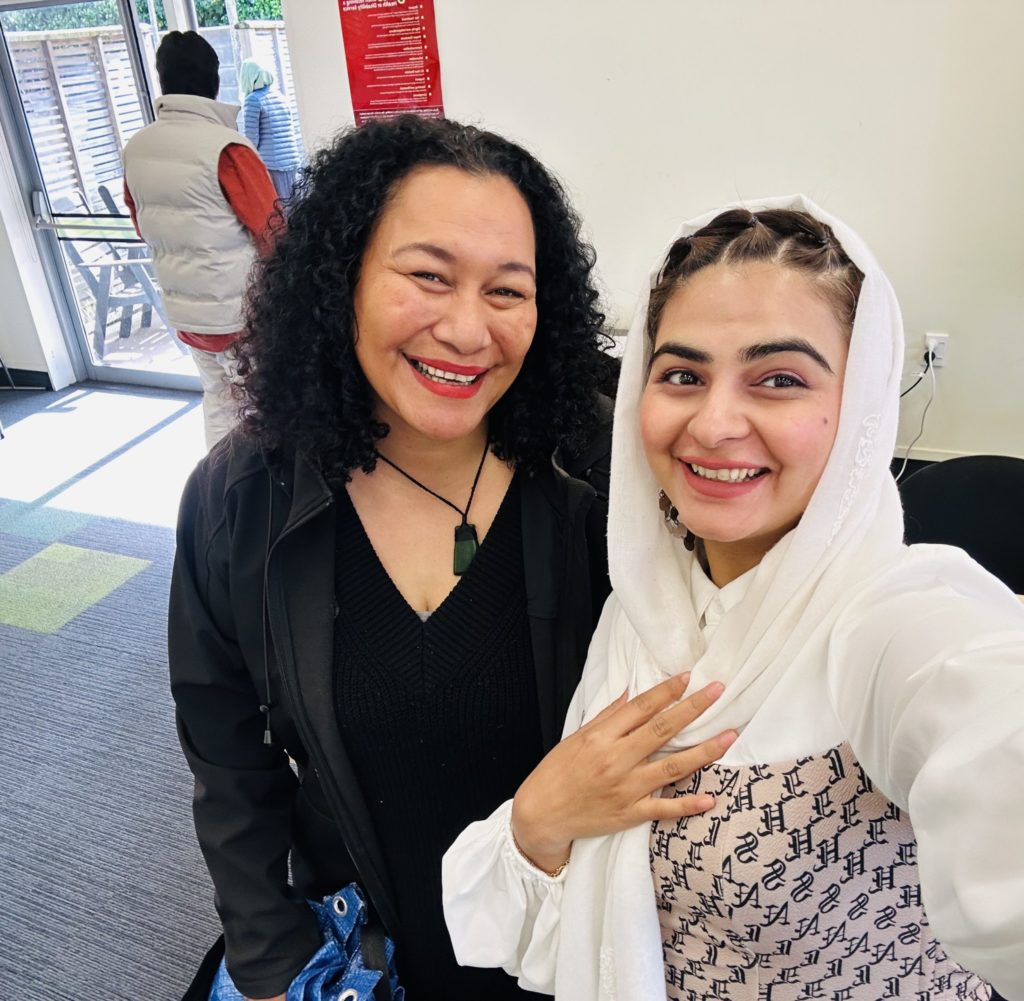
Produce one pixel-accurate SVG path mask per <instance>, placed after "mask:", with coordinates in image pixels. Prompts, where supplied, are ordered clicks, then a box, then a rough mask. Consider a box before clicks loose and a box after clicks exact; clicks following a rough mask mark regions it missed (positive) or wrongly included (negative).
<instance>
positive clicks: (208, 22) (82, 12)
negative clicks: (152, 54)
mask: <svg viewBox="0 0 1024 1001" xmlns="http://www.w3.org/2000/svg"><path fill="white" fill-rule="evenodd" d="M154 6H155V7H156V16H157V20H158V21H159V27H160V28H161V29H164V30H166V28H167V18H166V17H165V16H164V4H163V0H156V3H155V4H154ZM135 7H136V9H137V10H138V12H139V17H140V18H142V19H143V20H144V21H147V22H148V20H149V5H148V4H147V3H146V0H135ZM238 16H239V17H240V18H241V19H242V20H243V21H280V20H282V15H281V0H238ZM196 17H197V18H198V19H199V26H200V27H201V28H215V27H217V26H218V25H225V24H227V23H228V15H227V10H226V9H225V7H224V0H196ZM120 20H121V19H120V15H119V14H118V10H117V4H116V3H115V0H95V2H93V3H91V4H89V5H88V6H85V5H83V6H80V7H70V6H69V7H49V8H43V9H42V10H18V11H11V12H9V13H5V14H0V24H2V25H3V27H4V30H5V31H61V30H63V29H65V28H100V27H105V26H107V25H116V24H120Z"/></svg>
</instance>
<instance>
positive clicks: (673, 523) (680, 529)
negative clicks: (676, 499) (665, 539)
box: [658, 490, 697, 553]
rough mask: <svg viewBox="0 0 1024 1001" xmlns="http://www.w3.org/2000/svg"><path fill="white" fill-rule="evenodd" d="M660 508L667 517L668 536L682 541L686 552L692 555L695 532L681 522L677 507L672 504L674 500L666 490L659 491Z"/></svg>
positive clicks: (695, 539)
mask: <svg viewBox="0 0 1024 1001" xmlns="http://www.w3.org/2000/svg"><path fill="white" fill-rule="evenodd" d="M658 507H659V508H660V509H661V513H662V515H664V517H665V528H667V529H668V534H669V535H671V536H672V538H673V539H682V540H683V545H684V546H685V547H686V551H687V552H689V553H692V552H693V548H694V545H695V544H696V541H697V538H696V536H695V535H694V534H693V532H691V531H690V530H689V529H688V528H687V527H686V526H685V525H684V524H682V523H681V522H680V521H679V511H678V510H677V509H676V506H675V505H674V504H673V503H672V499H671V498H670V497H669V495H668V494H667V493H665V491H664V490H659V491H658Z"/></svg>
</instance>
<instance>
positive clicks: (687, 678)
mask: <svg viewBox="0 0 1024 1001" xmlns="http://www.w3.org/2000/svg"><path fill="white" fill-rule="evenodd" d="M692 673H693V672H692V671H683V673H682V674H680V675H679V680H680V681H681V682H682V683H683V684H684V685H688V684H689V683H690V675H691V674H692Z"/></svg>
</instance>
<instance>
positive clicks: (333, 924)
mask: <svg viewBox="0 0 1024 1001" xmlns="http://www.w3.org/2000/svg"><path fill="white" fill-rule="evenodd" d="M307 903H308V904H309V906H310V907H312V908H313V912H314V913H315V914H316V918H317V923H318V924H319V925H320V934H321V936H322V937H323V943H324V944H323V945H322V946H320V948H319V950H318V951H317V952H316V954H315V955H314V956H313V958H312V959H311V960H310V961H309V962H308V963H307V964H306V966H305V967H304V968H303V969H302V970H301V971H300V973H299V974H298V975H297V976H296V977H295V979H294V980H293V981H292V982H291V985H290V986H289V987H288V992H287V994H286V995H285V997H286V1001H373V989H374V987H376V986H377V981H378V980H380V977H381V974H380V971H379V970H368V969H367V968H366V967H365V966H364V965H363V954H362V944H361V941H360V936H361V929H362V927H363V925H365V924H366V901H365V900H363V895H362V894H361V893H360V892H359V887H357V886H356V884H355V883H349V885H348V886H346V887H345V888H344V889H342V890H339V891H338V892H337V893H332V894H331V895H330V896H329V897H324V899H323V902H322V903H319V904H316V903H314V902H313V901H312V900H310V901H307ZM384 951H385V955H386V956H387V960H388V979H389V980H390V981H391V993H392V995H393V997H394V1001H403V999H404V997H405V991H404V990H403V988H401V987H399V986H398V974H396V973H395V946H394V943H393V942H392V941H391V939H386V945H385V950H384ZM210 1001H244V998H243V996H242V995H241V994H240V993H239V992H238V989H237V988H236V987H235V985H234V984H233V983H232V981H231V977H230V976H229V975H228V971H227V967H226V966H225V965H224V961H223V960H221V964H220V967H219V969H218V970H217V976H216V977H215V978H214V981H213V988H212V989H211V990H210Z"/></svg>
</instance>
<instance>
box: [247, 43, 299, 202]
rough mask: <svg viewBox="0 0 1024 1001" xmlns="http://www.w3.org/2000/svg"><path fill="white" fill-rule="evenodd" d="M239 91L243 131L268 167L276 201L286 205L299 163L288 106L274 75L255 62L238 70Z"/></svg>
mask: <svg viewBox="0 0 1024 1001" xmlns="http://www.w3.org/2000/svg"><path fill="white" fill-rule="evenodd" d="M238 89H239V90H240V91H241V93H242V96H243V98H244V100H243V102H242V131H243V132H244V133H245V137H246V139H248V140H249V142H251V143H252V144H253V146H255V147H256V152H258V153H259V155H260V156H261V157H262V158H263V162H264V163H265V164H266V165H267V170H269V171H270V179H271V180H272V181H273V182H274V187H275V188H276V189H277V194H278V197H279V198H280V199H281V201H282V202H287V201H288V199H289V198H291V194H292V188H293V187H294V186H295V175H296V172H297V171H298V169H299V165H300V164H301V163H302V154H301V152H300V149H299V136H298V129H297V128H296V127H295V122H294V120H293V118H292V113H291V109H290V108H289V107H288V102H287V101H286V100H285V99H284V96H283V95H282V94H281V92H280V91H279V90H277V88H276V87H274V74H273V73H271V71H270V70H268V69H267V68H266V67H264V66H261V65H260V64H259V63H258V62H256V60H255V59H246V60H245V61H244V62H243V63H242V65H241V66H240V67H239V70H238Z"/></svg>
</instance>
